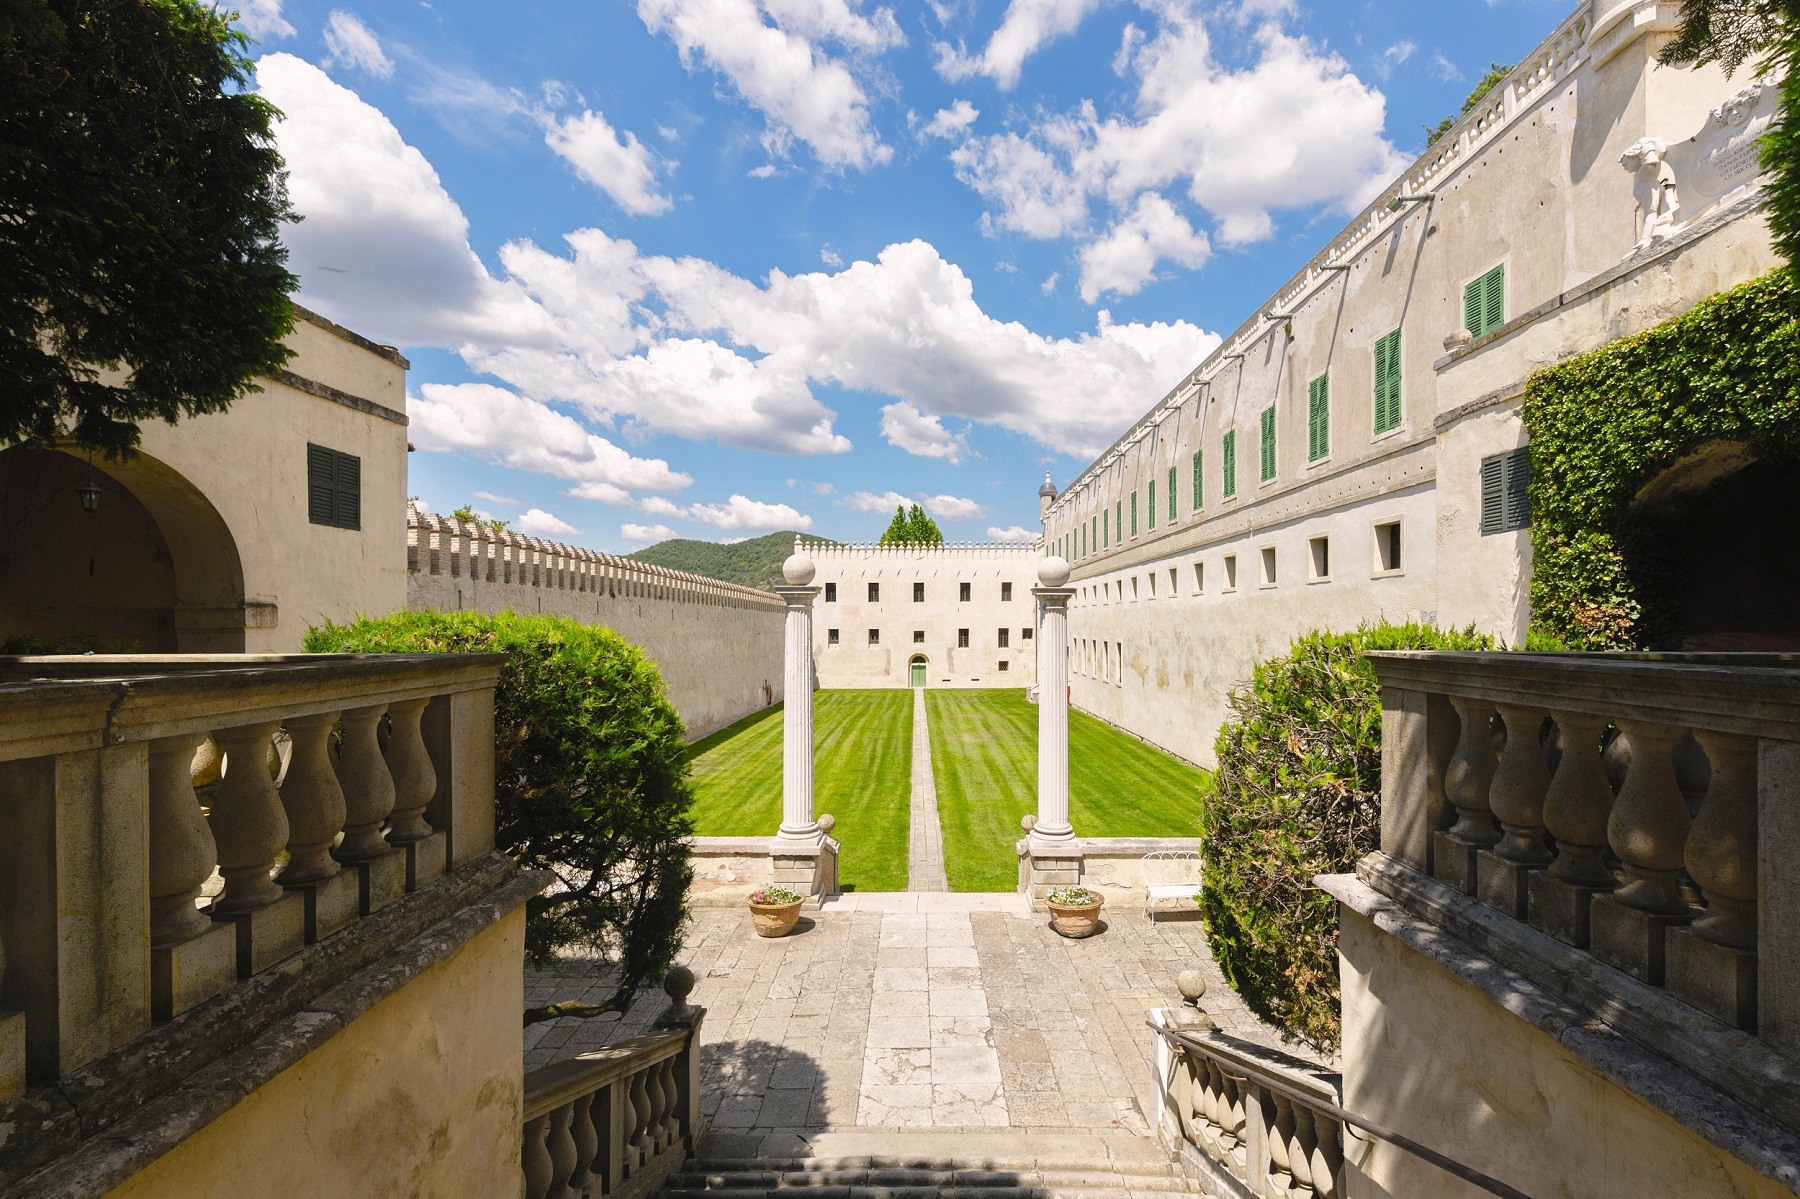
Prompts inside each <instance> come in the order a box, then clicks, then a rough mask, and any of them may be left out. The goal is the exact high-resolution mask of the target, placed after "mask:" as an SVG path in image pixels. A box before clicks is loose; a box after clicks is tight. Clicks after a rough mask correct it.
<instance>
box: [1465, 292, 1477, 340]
mask: <svg viewBox="0 0 1800 1199" xmlns="http://www.w3.org/2000/svg"><path fill="white" fill-rule="evenodd" d="M1463 328H1465V329H1467V330H1468V331H1469V336H1471V337H1480V336H1481V280H1480V279H1474V280H1471V281H1470V282H1469V284H1468V285H1467V286H1466V287H1464V288H1463Z"/></svg>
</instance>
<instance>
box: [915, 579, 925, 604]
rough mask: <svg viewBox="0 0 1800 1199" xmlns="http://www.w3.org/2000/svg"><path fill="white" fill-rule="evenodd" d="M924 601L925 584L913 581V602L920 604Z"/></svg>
mask: <svg viewBox="0 0 1800 1199" xmlns="http://www.w3.org/2000/svg"><path fill="white" fill-rule="evenodd" d="M924 602H925V584H923V583H914V584H913V603H915V604H922V603H924Z"/></svg>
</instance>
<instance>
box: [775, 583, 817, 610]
mask: <svg viewBox="0 0 1800 1199" xmlns="http://www.w3.org/2000/svg"><path fill="white" fill-rule="evenodd" d="M773 590H774V592H775V594H776V595H779V596H780V597H781V598H782V599H783V600H785V601H786V602H787V606H788V607H790V608H811V607H812V604H813V600H814V598H815V597H817V596H818V594H819V592H821V591H823V590H824V588H822V587H776V588H773Z"/></svg>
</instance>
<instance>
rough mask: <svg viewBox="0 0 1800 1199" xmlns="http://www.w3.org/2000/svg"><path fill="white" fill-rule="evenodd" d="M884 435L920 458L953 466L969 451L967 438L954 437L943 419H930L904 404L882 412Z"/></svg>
mask: <svg viewBox="0 0 1800 1199" xmlns="http://www.w3.org/2000/svg"><path fill="white" fill-rule="evenodd" d="M881 435H882V436H883V437H885V438H887V441H888V444H889V445H891V446H894V447H896V448H897V449H902V450H905V451H906V452H907V453H909V454H914V455H917V456H918V457H920V458H942V459H944V460H945V461H947V462H950V463H951V464H953V465H954V464H955V463H958V462H961V461H962V459H963V455H964V454H966V453H968V450H969V439H968V435H967V434H964V433H951V432H950V431H949V430H948V429H946V428H944V423H943V421H942V420H941V419H939V418H938V417H935V416H927V415H925V414H924V413H923V412H920V411H919V410H918V409H917V408H915V407H913V406H912V405H911V404H908V403H906V402H905V401H901V402H900V403H898V404H889V405H887V406H886V407H885V408H883V409H882V410H881Z"/></svg>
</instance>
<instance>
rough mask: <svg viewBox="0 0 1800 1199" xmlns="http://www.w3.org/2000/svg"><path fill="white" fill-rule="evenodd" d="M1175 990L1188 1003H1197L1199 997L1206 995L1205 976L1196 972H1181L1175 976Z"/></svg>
mask: <svg viewBox="0 0 1800 1199" xmlns="http://www.w3.org/2000/svg"><path fill="white" fill-rule="evenodd" d="M1175 989H1176V990H1178V991H1180V992H1181V997H1182V998H1183V999H1185V1000H1187V1001H1188V1002H1189V1003H1199V1002H1200V997H1201V996H1202V995H1204V994H1206V976H1205V975H1204V974H1201V973H1200V972H1199V971H1198V970H1183V971H1182V972H1181V973H1180V974H1177V975H1176V976H1175Z"/></svg>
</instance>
